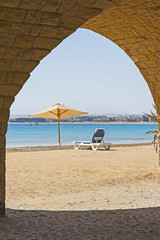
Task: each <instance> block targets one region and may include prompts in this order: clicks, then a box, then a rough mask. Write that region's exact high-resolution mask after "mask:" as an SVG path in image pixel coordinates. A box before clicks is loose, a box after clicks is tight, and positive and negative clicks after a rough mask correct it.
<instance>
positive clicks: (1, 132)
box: [0, 122, 8, 135]
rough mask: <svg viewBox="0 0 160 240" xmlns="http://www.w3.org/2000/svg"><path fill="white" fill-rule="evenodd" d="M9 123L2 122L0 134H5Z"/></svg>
mask: <svg viewBox="0 0 160 240" xmlns="http://www.w3.org/2000/svg"><path fill="white" fill-rule="evenodd" d="M7 128H8V124H7V122H2V123H1V127H0V135H5V134H6V132H7Z"/></svg>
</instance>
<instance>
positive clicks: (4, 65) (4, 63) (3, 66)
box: [0, 59, 12, 71]
mask: <svg viewBox="0 0 160 240" xmlns="http://www.w3.org/2000/svg"><path fill="white" fill-rule="evenodd" d="M11 63H12V61H11V60H9V59H0V71H9V70H10V65H11Z"/></svg>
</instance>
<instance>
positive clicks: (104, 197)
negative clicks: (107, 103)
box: [0, 145, 160, 240]
mask: <svg viewBox="0 0 160 240" xmlns="http://www.w3.org/2000/svg"><path fill="white" fill-rule="evenodd" d="M6 158H7V161H6V162H7V165H6V169H7V174H6V176H7V184H6V207H7V209H8V210H7V216H8V220H5V219H3V220H1V222H0V223H3V224H4V225H5V223H6V222H5V221H9V226H10V228H11V229H14V231H12V230H11V229H10V230H9V231H8V232H7V236H12V237H13V236H15V237H21V236H23V238H19V239H84V240H85V239H97V240H99V239H150V237H152V239H159V237H160V230H159V225H158V222H160V208H159V206H160V185H159V184H158V183H157V182H156V172H157V155H156V153H155V150H154V148H153V146H152V145H146V146H132V147H127V146H126V147H122V146H121V147H116V146H115V147H112V148H111V150H110V151H103V150H98V151H91V150H78V151H76V150H73V149H62V150H48V151H45V150H43V151H28V152H25V151H21V152H18V151H17V152H12V151H11V152H8V153H7V157H6ZM14 209H15V210H14ZM126 218H127V219H128V220H126ZM33 219H35V221H37V223H36V224H35V222H34V221H33ZM156 219H158V220H156ZM45 220H46V223H45V224H44V221H45ZM30 221H31V222H33V224H31V225H32V226H29V229H30V231H29V232H28V231H27V230H26V229H27V226H28V225H30V224H29V222H30ZM117 221H118V222H117ZM53 222H54V223H55V222H56V223H55V224H52V223H53ZM96 222H97V224H96V226H95V223H96ZM150 222H152V225H150ZM100 223H101V224H100ZM111 223H112V224H111ZM122 223H123V224H122ZM37 224H40V226H39V225H37ZM110 225H112V229H113V230H111V228H110ZM148 225H149V226H150V227H148ZM18 226H21V227H22V228H23V230H24V229H25V231H24V233H16V231H15V228H17V227H18ZM124 226H125V227H124ZM99 227H100V229H101V231H99V230H97V229H99ZM39 228H40V229H41V231H40V232H38V229H39ZM7 229H8V228H7ZM35 229H36V232H35ZM47 229H48V230H47ZM49 229H50V230H49ZM107 229H108V230H107ZM125 229H126V231H125ZM127 229H128V230H127ZM153 229H154V231H152V230H153ZM106 231H107V232H106ZM31 232H32V233H34V234H33V236H35V238H29V237H28V236H29V235H28V234H30V233H31ZM85 232H86V235H85V236H84V235H83V234H84V233H85ZM82 233H83V234H82ZM5 234H6V228H5V227H4V229H3V230H2V231H1V233H0V237H1V238H2V237H4V236H6V235H5ZM8 234H9V235H8ZM16 234H17V235H16ZM23 234H24V235H23ZM41 234H42V235H41ZM56 234H57V235H56ZM61 234H62V235H61ZM87 234H89V235H87ZM42 236H45V237H42ZM53 236H54V237H53ZM56 236H57V237H56ZM135 237H136V238H135ZM4 239H8V238H4ZM12 239H15V238H12ZM17 239H18V238H17Z"/></svg>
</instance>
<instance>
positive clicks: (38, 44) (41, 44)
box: [33, 37, 61, 50]
mask: <svg viewBox="0 0 160 240" xmlns="http://www.w3.org/2000/svg"><path fill="white" fill-rule="evenodd" d="M60 42H61V41H60V40H58V39H50V38H42V37H37V38H36V39H35V42H34V44H33V47H34V48H42V49H48V50H50V49H53V48H55V47H56V46H57V45H58V44H59V43H60Z"/></svg>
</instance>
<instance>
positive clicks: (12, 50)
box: [4, 47, 24, 59]
mask: <svg viewBox="0 0 160 240" xmlns="http://www.w3.org/2000/svg"><path fill="white" fill-rule="evenodd" d="M23 54H24V49H23V48H17V47H8V48H6V51H5V55H4V58H7V59H22V57H23Z"/></svg>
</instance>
